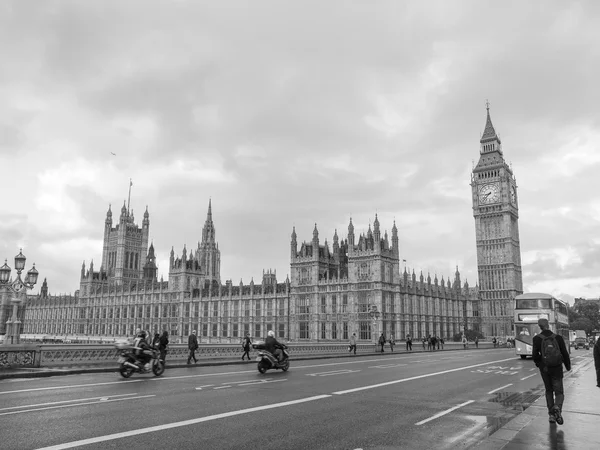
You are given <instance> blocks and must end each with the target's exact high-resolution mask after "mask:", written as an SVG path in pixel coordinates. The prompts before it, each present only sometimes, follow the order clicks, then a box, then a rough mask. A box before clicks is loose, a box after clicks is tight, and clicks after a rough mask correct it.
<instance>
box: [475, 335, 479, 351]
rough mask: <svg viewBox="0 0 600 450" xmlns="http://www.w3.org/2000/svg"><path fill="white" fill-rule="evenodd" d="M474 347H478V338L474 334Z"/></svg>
mask: <svg viewBox="0 0 600 450" xmlns="http://www.w3.org/2000/svg"><path fill="white" fill-rule="evenodd" d="M475 348H479V338H478V337H477V336H475Z"/></svg>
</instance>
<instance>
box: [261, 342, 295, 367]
mask: <svg viewBox="0 0 600 450" xmlns="http://www.w3.org/2000/svg"><path fill="white" fill-rule="evenodd" d="M252 347H254V348H255V349H256V350H258V356H257V357H256V360H257V361H258V371H259V372H260V373H265V372H266V371H267V370H269V369H275V370H277V369H281V370H283V371H284V372H287V370H288V369H289V368H290V355H289V353H288V352H287V351H286V349H287V346H285V345H284V346H283V347H282V349H281V352H282V353H283V359H282V360H281V361H278V360H277V357H276V356H275V355H273V354H272V353H271V352H268V351H267V350H265V348H264V345H260V344H259V345H253V346H252Z"/></svg>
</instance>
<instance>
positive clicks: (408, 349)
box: [406, 334, 412, 352]
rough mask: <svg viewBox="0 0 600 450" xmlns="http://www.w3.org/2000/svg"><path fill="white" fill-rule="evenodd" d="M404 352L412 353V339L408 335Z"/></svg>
mask: <svg viewBox="0 0 600 450" xmlns="http://www.w3.org/2000/svg"><path fill="white" fill-rule="evenodd" d="M406 351H407V352H408V351H411V352H412V339H411V338H410V334H407V335H406Z"/></svg>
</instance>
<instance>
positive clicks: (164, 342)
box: [158, 332, 169, 350]
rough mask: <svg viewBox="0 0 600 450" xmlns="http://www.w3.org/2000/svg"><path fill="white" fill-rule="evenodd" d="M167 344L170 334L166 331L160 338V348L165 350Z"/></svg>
mask: <svg viewBox="0 0 600 450" xmlns="http://www.w3.org/2000/svg"><path fill="white" fill-rule="evenodd" d="M167 345H169V335H168V334H167V333H166V332H164V333H163V334H162V335H161V336H160V338H159V339H158V348H159V349H160V350H164V349H165V348H167Z"/></svg>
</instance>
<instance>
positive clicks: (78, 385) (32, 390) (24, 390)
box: [0, 380, 143, 395]
mask: <svg viewBox="0 0 600 450" xmlns="http://www.w3.org/2000/svg"><path fill="white" fill-rule="evenodd" d="M140 381H143V380H131V381H122V380H121V381H110V382H107V383H91V384H72V385H70V386H49V387H43V388H32V389H19V390H18V391H4V392H0V395H4V394H16V393H19V392H35V391H50V390H52V389H71V388H78V387H89V386H105V385H107V384H123V383H139V382H140Z"/></svg>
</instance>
